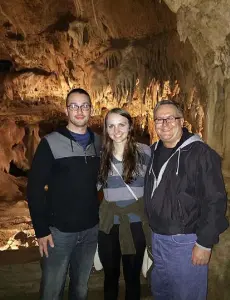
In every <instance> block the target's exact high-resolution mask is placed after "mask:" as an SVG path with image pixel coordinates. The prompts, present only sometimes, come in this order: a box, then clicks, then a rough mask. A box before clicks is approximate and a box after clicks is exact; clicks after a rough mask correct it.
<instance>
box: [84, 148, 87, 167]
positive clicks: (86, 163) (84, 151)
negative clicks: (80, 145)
mask: <svg viewBox="0 0 230 300" xmlns="http://www.w3.org/2000/svg"><path fill="white" fill-rule="evenodd" d="M84 154H85V163H86V164H87V158H86V149H85V151H84Z"/></svg>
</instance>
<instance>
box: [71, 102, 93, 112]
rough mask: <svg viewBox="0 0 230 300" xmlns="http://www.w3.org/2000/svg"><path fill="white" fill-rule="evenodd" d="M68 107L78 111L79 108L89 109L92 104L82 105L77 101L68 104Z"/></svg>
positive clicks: (82, 109)
mask: <svg viewBox="0 0 230 300" xmlns="http://www.w3.org/2000/svg"><path fill="white" fill-rule="evenodd" d="M67 107H68V109H69V110H72V111H78V110H79V109H80V110H81V111H89V110H90V107H91V105H90V104H89V103H84V104H82V105H77V104H76V103H70V104H69V105H67Z"/></svg>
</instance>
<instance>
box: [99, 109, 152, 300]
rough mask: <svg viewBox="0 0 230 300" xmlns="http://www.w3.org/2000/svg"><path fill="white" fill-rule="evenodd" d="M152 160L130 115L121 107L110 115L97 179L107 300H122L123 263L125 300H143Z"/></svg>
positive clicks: (100, 244) (100, 249)
mask: <svg viewBox="0 0 230 300" xmlns="http://www.w3.org/2000/svg"><path fill="white" fill-rule="evenodd" d="M149 158H150V148H149V146H147V145H144V144H139V143H137V142H136V141H135V139H134V128H133V122H132V118H131V116H130V115H129V113H128V112H127V111H125V110H123V109H120V108H114V109H112V110H111V111H109V112H108V113H107V115H106V117H105V123H104V141H103V151H102V157H101V168H100V176H99V179H100V182H101V184H102V186H103V191H104V200H103V202H102V204H101V206H100V226H99V229H100V231H99V238H98V252H99V257H100V260H101V263H102V266H103V269H104V274H105V278H104V299H105V300H116V299H117V298H118V290H119V289H118V286H119V276H120V260H121V259H122V263H123V273H124V279H125V284H126V294H125V295H126V296H125V299H126V300H139V299H140V271H141V267H142V261H143V255H144V251H145V246H146V241H145V234H144V231H145V228H147V226H146V225H147V222H146V223H145V219H144V209H143V199H142V196H143V186H144V175H145V171H146V167H147V164H148V161H149ZM143 229H144V230H143Z"/></svg>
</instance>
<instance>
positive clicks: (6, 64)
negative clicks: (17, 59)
mask: <svg viewBox="0 0 230 300" xmlns="http://www.w3.org/2000/svg"><path fill="white" fill-rule="evenodd" d="M12 66H13V64H12V62H11V61H10V60H0V72H3V73H5V72H9V71H10V70H11V68H12Z"/></svg>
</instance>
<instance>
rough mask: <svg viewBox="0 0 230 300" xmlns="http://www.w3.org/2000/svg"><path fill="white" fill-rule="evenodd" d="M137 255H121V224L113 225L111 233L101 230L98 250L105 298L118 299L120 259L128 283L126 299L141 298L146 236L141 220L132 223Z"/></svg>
mask: <svg viewBox="0 0 230 300" xmlns="http://www.w3.org/2000/svg"><path fill="white" fill-rule="evenodd" d="M130 227H131V231H132V236H133V241H134V245H135V248H136V254H135V255H121V249H120V243H119V225H113V227H112V229H111V231H110V233H109V234H105V233H104V232H102V231H99V236H98V252H99V257H100V260H101V263H102V265H103V269H104V274H105V278H104V300H117V298H118V291H119V277H120V261H121V258H122V263H123V273H124V279H125V285H126V292H125V300H140V272H141V267H142V261H143V256H144V251H145V245H146V243H145V236H144V233H143V230H142V224H141V222H137V223H131V224H130Z"/></svg>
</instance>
